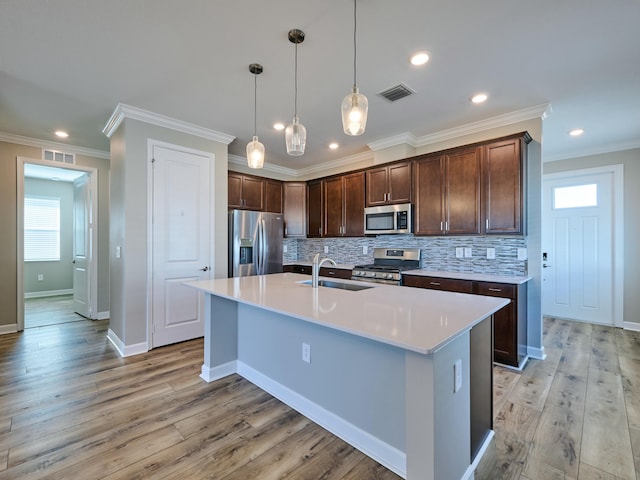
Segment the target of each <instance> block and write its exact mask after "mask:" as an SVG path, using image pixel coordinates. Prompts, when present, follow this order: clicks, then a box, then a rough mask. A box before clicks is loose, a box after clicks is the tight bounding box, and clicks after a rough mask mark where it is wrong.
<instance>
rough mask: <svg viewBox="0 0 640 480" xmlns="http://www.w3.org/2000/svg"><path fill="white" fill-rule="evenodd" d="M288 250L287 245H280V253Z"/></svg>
mask: <svg viewBox="0 0 640 480" xmlns="http://www.w3.org/2000/svg"><path fill="white" fill-rule="evenodd" d="M288 251H289V249H288V248H287V245H282V253H287V252H288Z"/></svg>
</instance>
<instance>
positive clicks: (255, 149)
mask: <svg viewBox="0 0 640 480" xmlns="http://www.w3.org/2000/svg"><path fill="white" fill-rule="evenodd" d="M249 71H250V72H251V73H253V140H252V141H250V142H249V143H247V162H248V164H249V168H262V166H263V165H264V145H263V144H262V143H260V142H259V141H258V136H257V135H256V124H257V116H258V113H257V111H258V75H260V74H261V73H262V65H260V64H259V63H252V64H251V65H249Z"/></svg>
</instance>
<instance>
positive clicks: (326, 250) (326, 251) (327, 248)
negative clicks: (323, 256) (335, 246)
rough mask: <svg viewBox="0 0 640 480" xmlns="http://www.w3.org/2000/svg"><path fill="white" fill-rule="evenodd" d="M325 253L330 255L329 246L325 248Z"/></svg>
mask: <svg viewBox="0 0 640 480" xmlns="http://www.w3.org/2000/svg"><path fill="white" fill-rule="evenodd" d="M324 253H329V247H328V246H327V245H325V246H324Z"/></svg>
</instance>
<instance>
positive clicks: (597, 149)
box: [542, 140, 640, 162]
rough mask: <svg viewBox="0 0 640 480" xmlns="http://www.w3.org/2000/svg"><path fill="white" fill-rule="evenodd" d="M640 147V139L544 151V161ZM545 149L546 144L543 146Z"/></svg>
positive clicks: (555, 160)
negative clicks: (547, 153) (553, 151)
mask: <svg viewBox="0 0 640 480" xmlns="http://www.w3.org/2000/svg"><path fill="white" fill-rule="evenodd" d="M634 148H640V140H634V141H631V142H622V143H613V144H610V145H605V146H597V147H593V148H585V149H582V150H571V151H569V152H564V153H557V154H553V153H552V154H550V155H545V154H544V152H542V161H543V162H557V161H559V160H568V159H570V158H579V157H589V156H591V155H602V154H604V153H612V152H621V151H623V150H633V149H634ZM543 150H544V146H543Z"/></svg>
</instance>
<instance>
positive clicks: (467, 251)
mask: <svg viewBox="0 0 640 480" xmlns="http://www.w3.org/2000/svg"><path fill="white" fill-rule="evenodd" d="M464 257H465V258H471V257H472V254H471V247H464Z"/></svg>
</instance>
